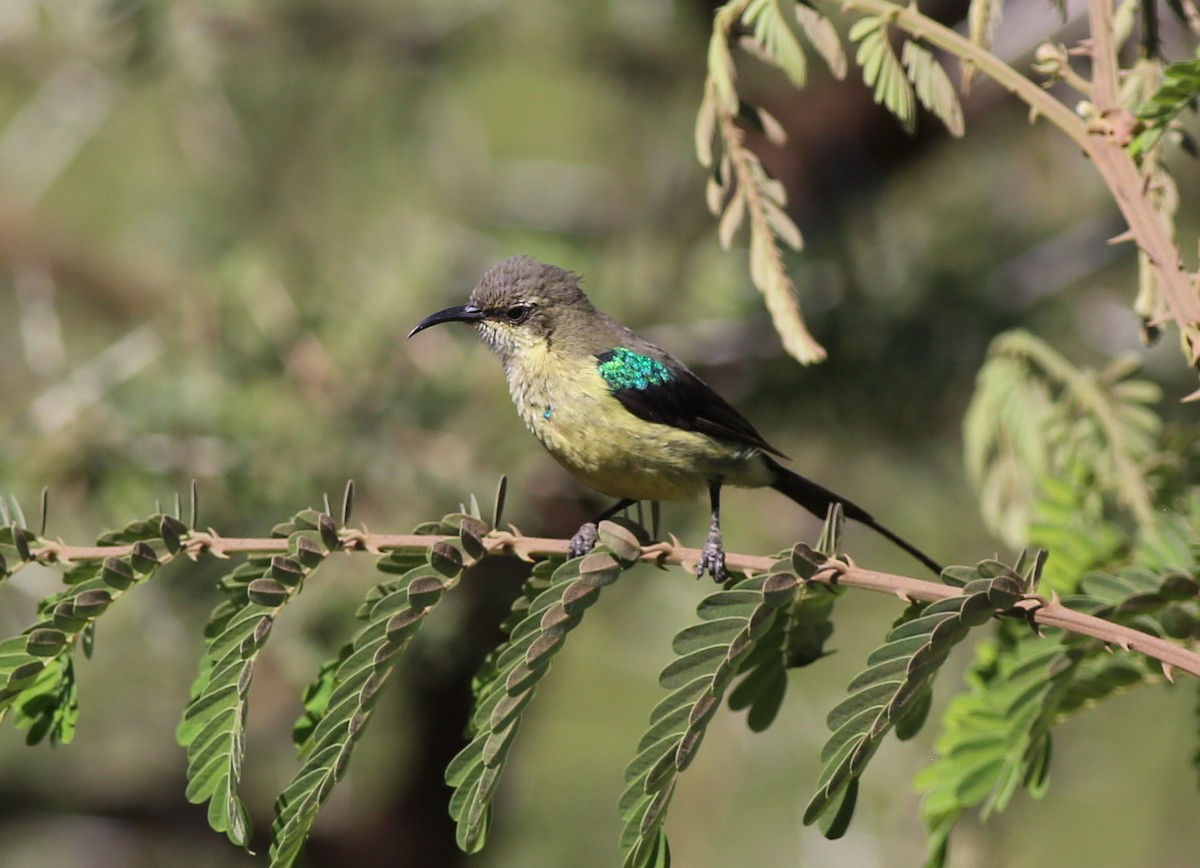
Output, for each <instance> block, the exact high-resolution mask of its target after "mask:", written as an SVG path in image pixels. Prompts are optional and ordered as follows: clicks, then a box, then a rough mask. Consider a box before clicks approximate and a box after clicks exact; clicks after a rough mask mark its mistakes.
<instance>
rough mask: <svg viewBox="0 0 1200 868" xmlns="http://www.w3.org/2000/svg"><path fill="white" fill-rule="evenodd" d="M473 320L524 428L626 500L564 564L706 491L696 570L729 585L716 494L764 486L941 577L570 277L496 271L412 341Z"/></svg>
mask: <svg viewBox="0 0 1200 868" xmlns="http://www.w3.org/2000/svg"><path fill="white" fill-rule="evenodd" d="M446 322H466V323H470V324H472V325H473V326H474V327H475V331H477V332H478V333H479V336H480V337H481V338H482V339H483V341H484V343H486V344H487V345H488V347H490V348H491V349H492V351H493V352H495V354H496V355H497V356H499V357H500V361H501V362H503V364H504V372H505V374H506V375H507V378H508V389H509V392H510V393H511V395H512V400H513V403H514V404H515V405H516V407H517V411H518V412H519V413H520V414H521V418H522V419H523V420H524V421H525V424H526V425H527V426H528V428H529V430H530V431H532V432H533V433H534V434H535V435H537V438H538V439H539V440H541V441H542V445H543V446H545V447H546V449H547V451H549V453H550V454H551V455H553V456H554V458H555V459H556V460H557V461H558V463H559V464H561V465H562V466H563V467H565V468H566V469H567V470H568V471H569V472H570V473H571V475H573V476H574V477H575V478H576V479H579V480H580V481H581V482H583V483H584V484H585V485H588V486H591V487H592V488H594V489H596V490H597V491H599V492H601V493H602V494H607V495H609V496H610V497H615V498H618V501H617V503H616V504H615V505H613V507H612V508H611V509H608V510H606V511H605V512H604V513H603V514H601V515H600V516H598V517H597V518H596V519H595V521H590V522H587V523H585V524H584V525H583V527H581V528H580V529H579V532H578V533H576V534H575V536H574V537H572V538H571V542H570V545H569V547H568V557H578V556H579V555H582V554H585V553H587V552H588V551H590V550H591V549H592V547H593V546H595V544H596V541H597V539H598V533H597V530H596V526H597V524H598V523H599V522H601V521H603V520H604V519H606V518H610V517H612V516H613V515H616V514H617V513H618V512H620V511H621V510H623V509H626V508H628V507H630V506H632V505H633V504H635V503H637V502H639V501H661V500H670V501H679V500H692V499H694V498H695V497H697V496H699V495H700V494H702V493H703V492H705V491H707V492H708V497H709V503H710V504H711V507H712V524H711V526H710V528H709V531H708V537H707V538H706V540H705V543H704V548H703V549H701V556H700V561H699V563H698V564H697V566H696V575H697V576H698V577H699V576H703V575H704V574H705V573H706V572H707V573H709V574H710V575H711V576H712V577H713V578H714V579H715V580H716V581H718V582H723V581H725V580H726V578H727V577H728V574H727V572H726V569H725V547H724V542H723V540H722V537H721V489H722V487H724V486H726V485H734V486H739V487H743V488H759V487H761V486H764V485H765V486H770V487H771V488H774V489H775V490H776V491H779V492H782V493H783V494H785V495H787V496H788V497H790V498H791V499H792V500H794V501H795V502H796V503H798V504H800V506H802V507H804V508H805V509H806V510H808V511H809V512H811V513H812V514H813V515H815V516H817V517H818V518H824V517H825V515H826V513H827V511H828V510H829V507H830V506H832V505H833V504H835V503H840V504H841V505H842V509H843V511H844V514H845V515H846V517H847V518H851V519H853V520H855V521H857V522H859V523H861V524H864V525H866V526H867V527H869V528H872V529H873V530H875V531H876V532H878V533H880V534H882V535H883V536H884V537H886V538H887V539H889V540H891V541H892V542H893V543H895V544H896V545H898V546H899V547H900V548H902V549H904V551H906V552H908V553H909V554H910V555H912V556H913V557H915V558H916V559H917V560H919V561H920V562H921V563H923V564H924V565H925V566H927V567H929V569H931V570H933V571H934V572H935V573H941V567H939V566H938V564H937V563H936V562H935V561H934V560H933V559H932V558H930V557H929V556H928V555H926V554H925V553H924V552H922V551H921V550H920V549H918V548H917V547H916V546H914V545H913V544H912V543H910V542H908V541H907V540H904V539H902V538H901V537H899V536H897V535H896V534H895V533H893V532H892V531H890V530H888V529H887V528H886V527H884V526H883V525H881V524H879V522H877V521H875V519H874V518H872V517H871V515H870V514H869V513H868V512H867V511H866V510H864V509H863V508H862V507H860V506H857V505H856V504H854V503H852V502H851V501H849V500H847V499H846V498H844V497H842V496H841V495H840V494H835V493H834V492H832V491H830V490H829V489H827V488H825V487H823V486H821V485H818V484H817V483H815V482H813V481H812V480H811V479H806V478H804V477H803V476H801V475H800V474H798V473H795V472H793V471H791V470H789V469H787V468H786V467H784V466H783V465H782V464H780V463H779V461H778V460H777V459H779V458H786V456H785V455H784V454H783V453H782V452H780V451H779V450H778V449H776V448H775V447H774V446H772V445H771V444H770V443H768V442H767V441H766V440H765V439H763V436H762V435H761V434H759V433H758V431H757V430H755V428H754V426H753V425H751V424H750V423H749V422H748V421H746V419H745V417H743V416H742V414H741V413H739V412H738V411H737V410H735V409H734V408H733V407H732V406H731V405H730V404H729V403H728V402H727V401H726V400H725V399H724V398H722V397H721V396H720V395H718V394H717V393H716V392H715V391H714V390H713V389H712V388H711V387H710V386H709V385H708V384H707V383H705V382H704V381H703V380H701V379H700V378H699V377H697V376H696V375H695V374H693V373H692V372H691V371H690V370H688V367H687V366H686V365H685V364H683V363H682V362H681V361H679V360H678V359H676V358H675V357H674V356H672V355H671V354H670V353H668V352H667V351H666V350H664V349H662V348H661V347H657V346H655V345H654V344H652V343H650V342H649V341H648V340H646V339H645V338H642V337H639V336H638V335H636V334H634V333H633V332H632V331H630V330H629V329H627V328H626V327H625V326H623V325H621V324H620V323H618V322H617V321H616V320H614V319H613V318H612V317H610V316H608V315H607V314H604V313H602V312H601V311H599V310H597V309H596V308H595V307H593V306H592V303H591V302H590V301H589V300H588V297H587V296H586V295H584V294H583V290H582V289H580V287H579V278H578V276H577V275H575V274H574V273H572V272H570V271H567V270H565V269H562V268H558V267H557V266H554V265H547V264H545V263H542V262H538V261H537V260H536V259H532V258H530V257H528V256H513V257H511V258H509V259H506V260H504V261H503V262H501V263H499V264H498V265H494V266H493V267H492V268H490V269H489V270H488V271H487V273H486V274H484V275H483V277H482V278H481V279H480V281H479V284H478V285H477V286H476V287H475V289H474V290H473V291H472V292H471V296H470V299H469V300H468V301H467V303H466V304H463V305H457V306H455V307H448V308H446V309H445V310H441V311H438V312H437V313H435V314H432V315H430V316H428V317H426V318H425V319H423V320H421V322H419V323H417V325H416V327H415V328H414V329H413V330H412V331H411V332H409V333H408V336H409V337H410V338H411V337H412V336H413V335H415V334H417V333H418V332H420V331H424V330H425V329H427V328H429V327H430V326H435V325H439V324H441V323H446Z"/></svg>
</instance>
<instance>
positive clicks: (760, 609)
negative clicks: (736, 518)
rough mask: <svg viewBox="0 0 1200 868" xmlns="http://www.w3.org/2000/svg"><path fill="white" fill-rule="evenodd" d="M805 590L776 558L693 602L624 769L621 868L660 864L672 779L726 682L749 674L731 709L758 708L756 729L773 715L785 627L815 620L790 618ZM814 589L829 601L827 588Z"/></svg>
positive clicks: (693, 749)
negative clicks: (692, 618) (763, 572)
mask: <svg viewBox="0 0 1200 868" xmlns="http://www.w3.org/2000/svg"><path fill="white" fill-rule="evenodd" d="M809 590H810V589H809V588H808V587H807V586H805V585H804V584H803V583H802V582H801V580H800V579H799V577H797V576H796V575H795V573H793V572H791V563H790V558H785V559H781V560H779V561H778V562H776V564H775V566H774V567H773V569H772V571H771V573H770V574H769V575H767V576H756V577H755V578H751V579H745V580H743V581H741V582H738V583H737V584H736V585H735V586H734V587H733V588H731V589H729V590H722V591H717V592H716V593H714V594H710V595H709V596H708V597H706V598H705V599H704V600H703V601H701V603H700V604H699V606H698V607H697V612H698V614H699V615H700V618H701V621H700V622H699V623H697V624H694V625H692V626H690V627H687V628H685V629H684V630H682V631H680V632H679V634H678V635H677V636H676V637H675V641H674V642H673V643H672V647H673V648H674V650H675V653H676V654H678V655H680V656H679V657H678V658H677V659H676V660H675V661H673V662H672V663H671V664H669V665H668V666H667V667H666V668H665V669H664V670H663V672H662V675H661V676H660V678H659V680H660V682H661V683H662V686H663V687H666V688H670V689H671V691H672V692H671V693H670V694H669V695H668V696H667V697H666V698H665V699H663V700H662V701H661V702H660V703H659V704H658V705H657V706H656V707H655V709H654V711H653V712H652V713H651V715H650V726H649V728H648V729H647V731H646V732H645V734H644V735H643V736H642V739H641V742H640V743H639V745H638V754H637V756H636V757H635V758H634V759H633V761H632V762H630V764H629V765H628V767H626V769H625V781H626V786H625V791H624V792H623V793H622V795H621V799H620V801H619V803H618V808H619V810H620V812H621V816H622V818H623V819H624V821H625V825H624V829H623V831H622V834H621V849H622V850H623V851H624V854H625V858H624V865H625V866H626V868H650V866H656V865H662V864H666V862H665V861H664V859H667V858H668V856H667V855H665V854H667V853H668V852H669V851H667V849H666V847H667V843H666V838H665V836H664V833H663V829H662V823H663V820H664V819H665V817H666V812H667V809H668V807H669V805H670V802H671V798H672V796H673V794H674V791H675V782H676V777H677V775H678V774H679V772H681V771H683V770H684V769H686V768H687V767H688V765H689V764H690V763H691V761H692V759H693V758H694V757H695V755H696V751H697V749H698V748H699V746H700V742H701V741H702V740H703V738H704V733H705V731H706V730H707V727H708V723H709V721H710V720H711V719H712V717H713V715H714V714H715V713H716V711H717V710H718V708H719V707H720V704H721V700H722V697H723V696H724V694H725V692H726V691H727V690H728V689H729V687H730V684H731V683H732V681H733V679H734V678H735V677H737V676H738V675H739V674H742V673H748V674H746V677H745V678H744V679H743V681H742V683H741V685H739V690H740V693H739V692H738V691H735V694H737V697H738V702H739V705H738V706H737V707H739V708H745V707H750V708H751V715H754V714H755V713H756V711H755V710H756V709H758V711H757V713H758V715H759V719H758V723H759V724H760V726H761V727H765V726H766V725H767V724H768V723H769V722H770V719H771V718H772V717H773V716H774V714H775V711H776V710H777V709H778V707H779V702H780V701H781V700H782V697H783V690H784V686H785V681H784V676H783V668H784V665H785V662H784V661H785V659H786V657H787V652H786V649H787V646H788V641H787V637H788V635H789V633H788V629H787V628H788V625H789V624H790V625H795V624H799V623H804V624H812V623H814V622H815V621H816V619H815V618H812V617H809V618H803V619H802V618H794V617H789V616H790V615H791V612H792V610H793V609H794V608H796V607H798V606H799V605H801V602H800V601H802V600H803V599H804V597H805V596H806V592H808V591H809ZM816 593H818V594H820V593H824V595H825V596H826V597H827V598H828V599H830V600H832V595H830V594H829V593H828V592H827V591H816ZM824 611H825V612H826V613H827V612H828V609H827V608H826V609H825V610H824ZM746 685H749V686H748V687H747V686H746ZM730 704H731V705H732V704H733V699H732V698H731V700H730Z"/></svg>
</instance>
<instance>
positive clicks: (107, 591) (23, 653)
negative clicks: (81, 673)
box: [0, 513, 183, 744]
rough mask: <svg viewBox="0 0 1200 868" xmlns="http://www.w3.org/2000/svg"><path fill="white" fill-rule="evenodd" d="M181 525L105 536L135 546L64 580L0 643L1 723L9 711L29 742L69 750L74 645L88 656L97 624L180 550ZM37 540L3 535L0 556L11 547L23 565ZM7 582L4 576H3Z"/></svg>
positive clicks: (155, 524)
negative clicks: (24, 625) (18, 632)
mask: <svg viewBox="0 0 1200 868" xmlns="http://www.w3.org/2000/svg"><path fill="white" fill-rule="evenodd" d="M181 528H183V525H182V524H180V522H179V521H178V519H176V518H174V517H173V516H167V515H163V514H161V513H155V514H154V515H151V516H150V517H148V518H146V519H139V520H137V521H135V522H133V523H132V524H130V525H128V526H127V527H125V528H123V529H122V530H119V531H112V532H108V533H104V534H101V535H100V536H99V537H98V538H97V542H99V543H100V544H101V545H113V546H117V545H131V547H132V550H131V551H130V552H129V553H128V554H127V555H125V556H124V557H121V558H117V557H110V558H107V559H105V560H104V561H103V562H101V561H98V560H93V561H86V562H82V563H79V564H77V565H75V566H73V567H71V568H70V569H68V570H67V571H66V572H65V573H64V574H63V584H64V585H66V588H65V590H62V591H60V592H58V593H55V594H52V595H50V596H49V597H47V598H46V599H44V600H42V601H41V602H40V603H39V604H38V620H37V621H36V622H35V623H34V624H32V625H30V626H29V627H27V628H26V629H25V630H24V632H22V633H21V635H19V636H14V637H12V638H11V639H7V640H5V641H4V642H2V643H0V718H3V717H4V716H5V715H6V714H8V713H9V712H10V711H11V712H12V717H13V722H14V723H15V724H16V725H17V726H18V727H20V728H22V729H25V730H27V732H28V735H27V739H26V740H27V741H28V742H29V743H30V744H35V743H37V742H40V741H42V740H43V739H46V738H48V739H49V740H50V742H51V743H52V744H66V743H68V742H70V741H71V739H72V738H73V737H74V734H75V726H76V723H77V721H78V717H79V707H78V699H77V695H76V684H75V667H74V662H73V658H72V655H73V653H74V651H75V647H76V645H77V644H79V645H82V647H83V650H84V653H85V654H88V655H89V656H90V653H91V642H92V636H93V629H94V626H95V623H96V620H97V619H98V618H99V617H100V616H101V615H102V614H103V613H104V612H105V611H107V609H108V608H109V606H111V605H112V603H113V602H115V601H116V600H117V598H119V597H120V596H122V595H123V594H124V593H125V592H126V591H128V590H129V589H130V588H131V587H133V586H134V585H135V584H140V583H142V582H145V581H148V580H149V579H150V578H152V577H153V576H154V575H155V573H156V571H157V569H158V567H159V566H160V565H161V564H163V563H166V562H168V561H170V560H171V558H173V557H174V555H175V553H177V552H178V551H179V535H180V533H181ZM33 539H34V538H33V537H32V535H31V534H29V532H28V531H24V530H23V529H21V528H20V527H19V526H18V525H8V526H6V527H4V528H0V551H3V550H4V548H5V547H6V546H7V545H11V547H12V550H13V551H14V552H16V554H17V556H18V557H19V558H20V559H21V560H22V561H28V560H29V557H30V552H29V543H30V541H31V540H33ZM0 578H2V576H0Z"/></svg>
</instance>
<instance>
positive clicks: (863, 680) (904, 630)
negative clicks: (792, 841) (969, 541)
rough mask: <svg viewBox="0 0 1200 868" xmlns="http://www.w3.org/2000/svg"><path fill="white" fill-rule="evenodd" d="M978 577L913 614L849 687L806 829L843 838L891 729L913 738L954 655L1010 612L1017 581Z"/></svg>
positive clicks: (837, 711)
mask: <svg viewBox="0 0 1200 868" xmlns="http://www.w3.org/2000/svg"><path fill="white" fill-rule="evenodd" d="M988 572H991V570H990V569H989V570H988ZM977 574H978V575H980V578H978V579H976V580H974V581H969V582H968V583H967V584H966V586H965V587H964V589H963V594H962V595H961V596H957V597H949V598H947V599H944V600H941V601H939V602H936V603H932V604H930V605H928V606H925V607H922V608H915V609H914V610H913V611H911V612H910V613H909V615H908V617H906V618H905V619H902V620H901V621H900V623H898V624H897V625H896V626H895V627H894V628H893V629H892V630H891V632H890V633H889V634H888V637H887V640H886V642H885V644H884V645H882V646H880V647H879V648H877V649H876V650H875V651H874V652H873V653H872V654H871V655H870V657H869V658H868V659H867V663H868V667H869V668H868V669H866V670H865V671H864V672H862V673H861V674H860V675H859V676H858V677H856V678H855V679H854V680H853V681H852V682H851V685H850V695H849V696H847V698H846V699H845V700H843V701H842V702H841V703H840V704H839V705H838V706H837V707H836V708H834V709H833V710H832V711H831V712H830V713H829V718H828V724H829V728H830V729H831V730H832V731H833V734H832V735H831V736H830V738H829V740H828V741H827V742H826V744H825V747H824V749H823V750H822V752H821V759H822V761H823V762H824V763H825V767H824V770H823V771H822V773H821V778H820V781H819V783H818V789H817V792H816V794H815V795H814V796H813V797H812V799H811V800H810V801H809V804H808V807H807V809H806V810H805V813H804V822H805V823H806V824H807V823H813V822H816V821H818V820H822V828H823V830H824V831H826V833H827V834H832V835H834V836H837V835H840V834H841V833H842V832H843V831H844V830H845V828H846V826H847V824H848V823H849V821H850V817H851V815H852V814H853V810H854V793H855V789H854V787H855V785H856V781H857V779H858V777H859V776H860V775H861V774H862V772H863V770H864V769H865V768H866V765H867V763H868V762H869V761H870V759H871V757H872V756H873V755H874V753H875V751H876V750H877V749H878V748H879V745H880V743H881V741H882V739H883V737H884V736H885V735H886V734H887V733H888V732H889V731H891V729H892V728H893V727H901V726H902V727H903V732H902V734H903V735H904V736H906V737H907V736H911V735H913V734H914V733H915V731H916V729H918V728H919V725H920V723H921V722H922V721H923V720H924V716H925V714H926V713H927V711H928V703H929V685H930V683H931V681H932V679H933V677H934V676H935V675H936V673H937V670H938V668H939V667H940V666H941V664H942V662H944V661H945V659H946V656H947V654H948V653H949V651H950V649H951V648H952V647H953V646H954V645H955V644H957V643H958V642H960V641H961V640H962V639H963V638H965V637H966V635H967V632H968V630H969V629H970V628H971V627H973V626H979V625H980V624H981V623H983V622H985V621H986V620H987V619H986V614H987V613H988V612H989V610H990V609H991V608H992V607H993V606H994V605H995V604H996V602H997V601H1003V602H1004V603H1005V604H1006V605H1003V606H1001V608H1007V605H1011V603H1010V602H1009V600H1010V599H1011V597H1010V594H1011V587H1012V586H1013V585H1014V583H1016V584H1018V585H1019V584H1020V583H1021V580H1020V578H1019V577H1017V576H1016V575H1015V574H1013V573H1011V572H1007V573H1003V572H1002V573H1001V574H999V575H996V576H994V577H991V578H986V577H984V576H983V574H982V573H979V572H978V571H977ZM981 614H982V615H984V616H985V617H982V618H981V617H980V616H981ZM827 815H830V816H827Z"/></svg>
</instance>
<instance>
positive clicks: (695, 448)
mask: <svg viewBox="0 0 1200 868" xmlns="http://www.w3.org/2000/svg"><path fill="white" fill-rule="evenodd" d="M526 361H528V360H526ZM547 370H549V367H548V366H547V365H545V364H538V365H529V364H526V365H524V366H523V370H521V371H514V370H513V369H511V368H510V370H509V372H508V374H509V388H510V391H511V393H512V397H513V402H514V403H515V404H516V405H517V408H518V409H519V410H520V413H521V417H522V418H523V419H524V421H525V424H526V425H527V426H528V427H529V429H530V430H531V431H532V432H533V433H534V434H536V435H537V437H538V439H539V440H541V441H542V444H543V445H544V446H545V447H546V449H547V450H548V451H549V452H550V454H551V455H553V456H554V458H555V460H557V461H558V463H559V464H561V465H562V466H563V467H565V468H566V469H567V470H568V471H570V473H571V474H572V475H574V476H575V477H576V478H577V479H579V480H580V481H581V482H583V483H585V484H586V485H589V486H591V487H592V488H594V489H596V490H597V491H600V492H603V493H604V494H607V495H610V496H612V497H617V498H632V499H633V500H690V499H692V498H694V497H696V496H697V495H699V494H701V493H704V492H706V491H707V490H708V484H709V482H710V481H712V480H717V479H719V480H720V481H721V482H722V484H725V485H737V486H748V487H757V486H760V485H767V484H769V483H770V482H771V481H772V476H773V474H772V473H771V472H770V470H769V469H768V468H767V465H766V463H765V462H764V461H763V459H762V455H761V453H760V452H759V451H758V450H757V449H754V448H750V447H744V446H740V445H735V444H730V443H728V442H725V441H721V440H717V439H715V438H713V437H709V436H707V435H705V434H699V433H696V432H694V431H684V430H681V429H679V428H674V427H671V426H670V425H663V424H659V423H656V422H647V421H645V420H644V419H640V418H638V417H637V416H635V415H633V414H632V413H630V412H629V411H628V410H626V409H625V407H624V406H622V405H621V403H620V402H619V401H618V400H617V399H616V398H614V397H613V396H612V394H611V393H610V392H609V388H608V384H607V383H605V382H604V380H603V379H602V378H601V376H600V375H599V373H598V372H597V371H596V367H595V365H594V364H591V363H590V361H589V360H588V359H583V360H578V363H577V364H569V365H563V364H555V365H554V374H553V376H547V375H546V371H547Z"/></svg>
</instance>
